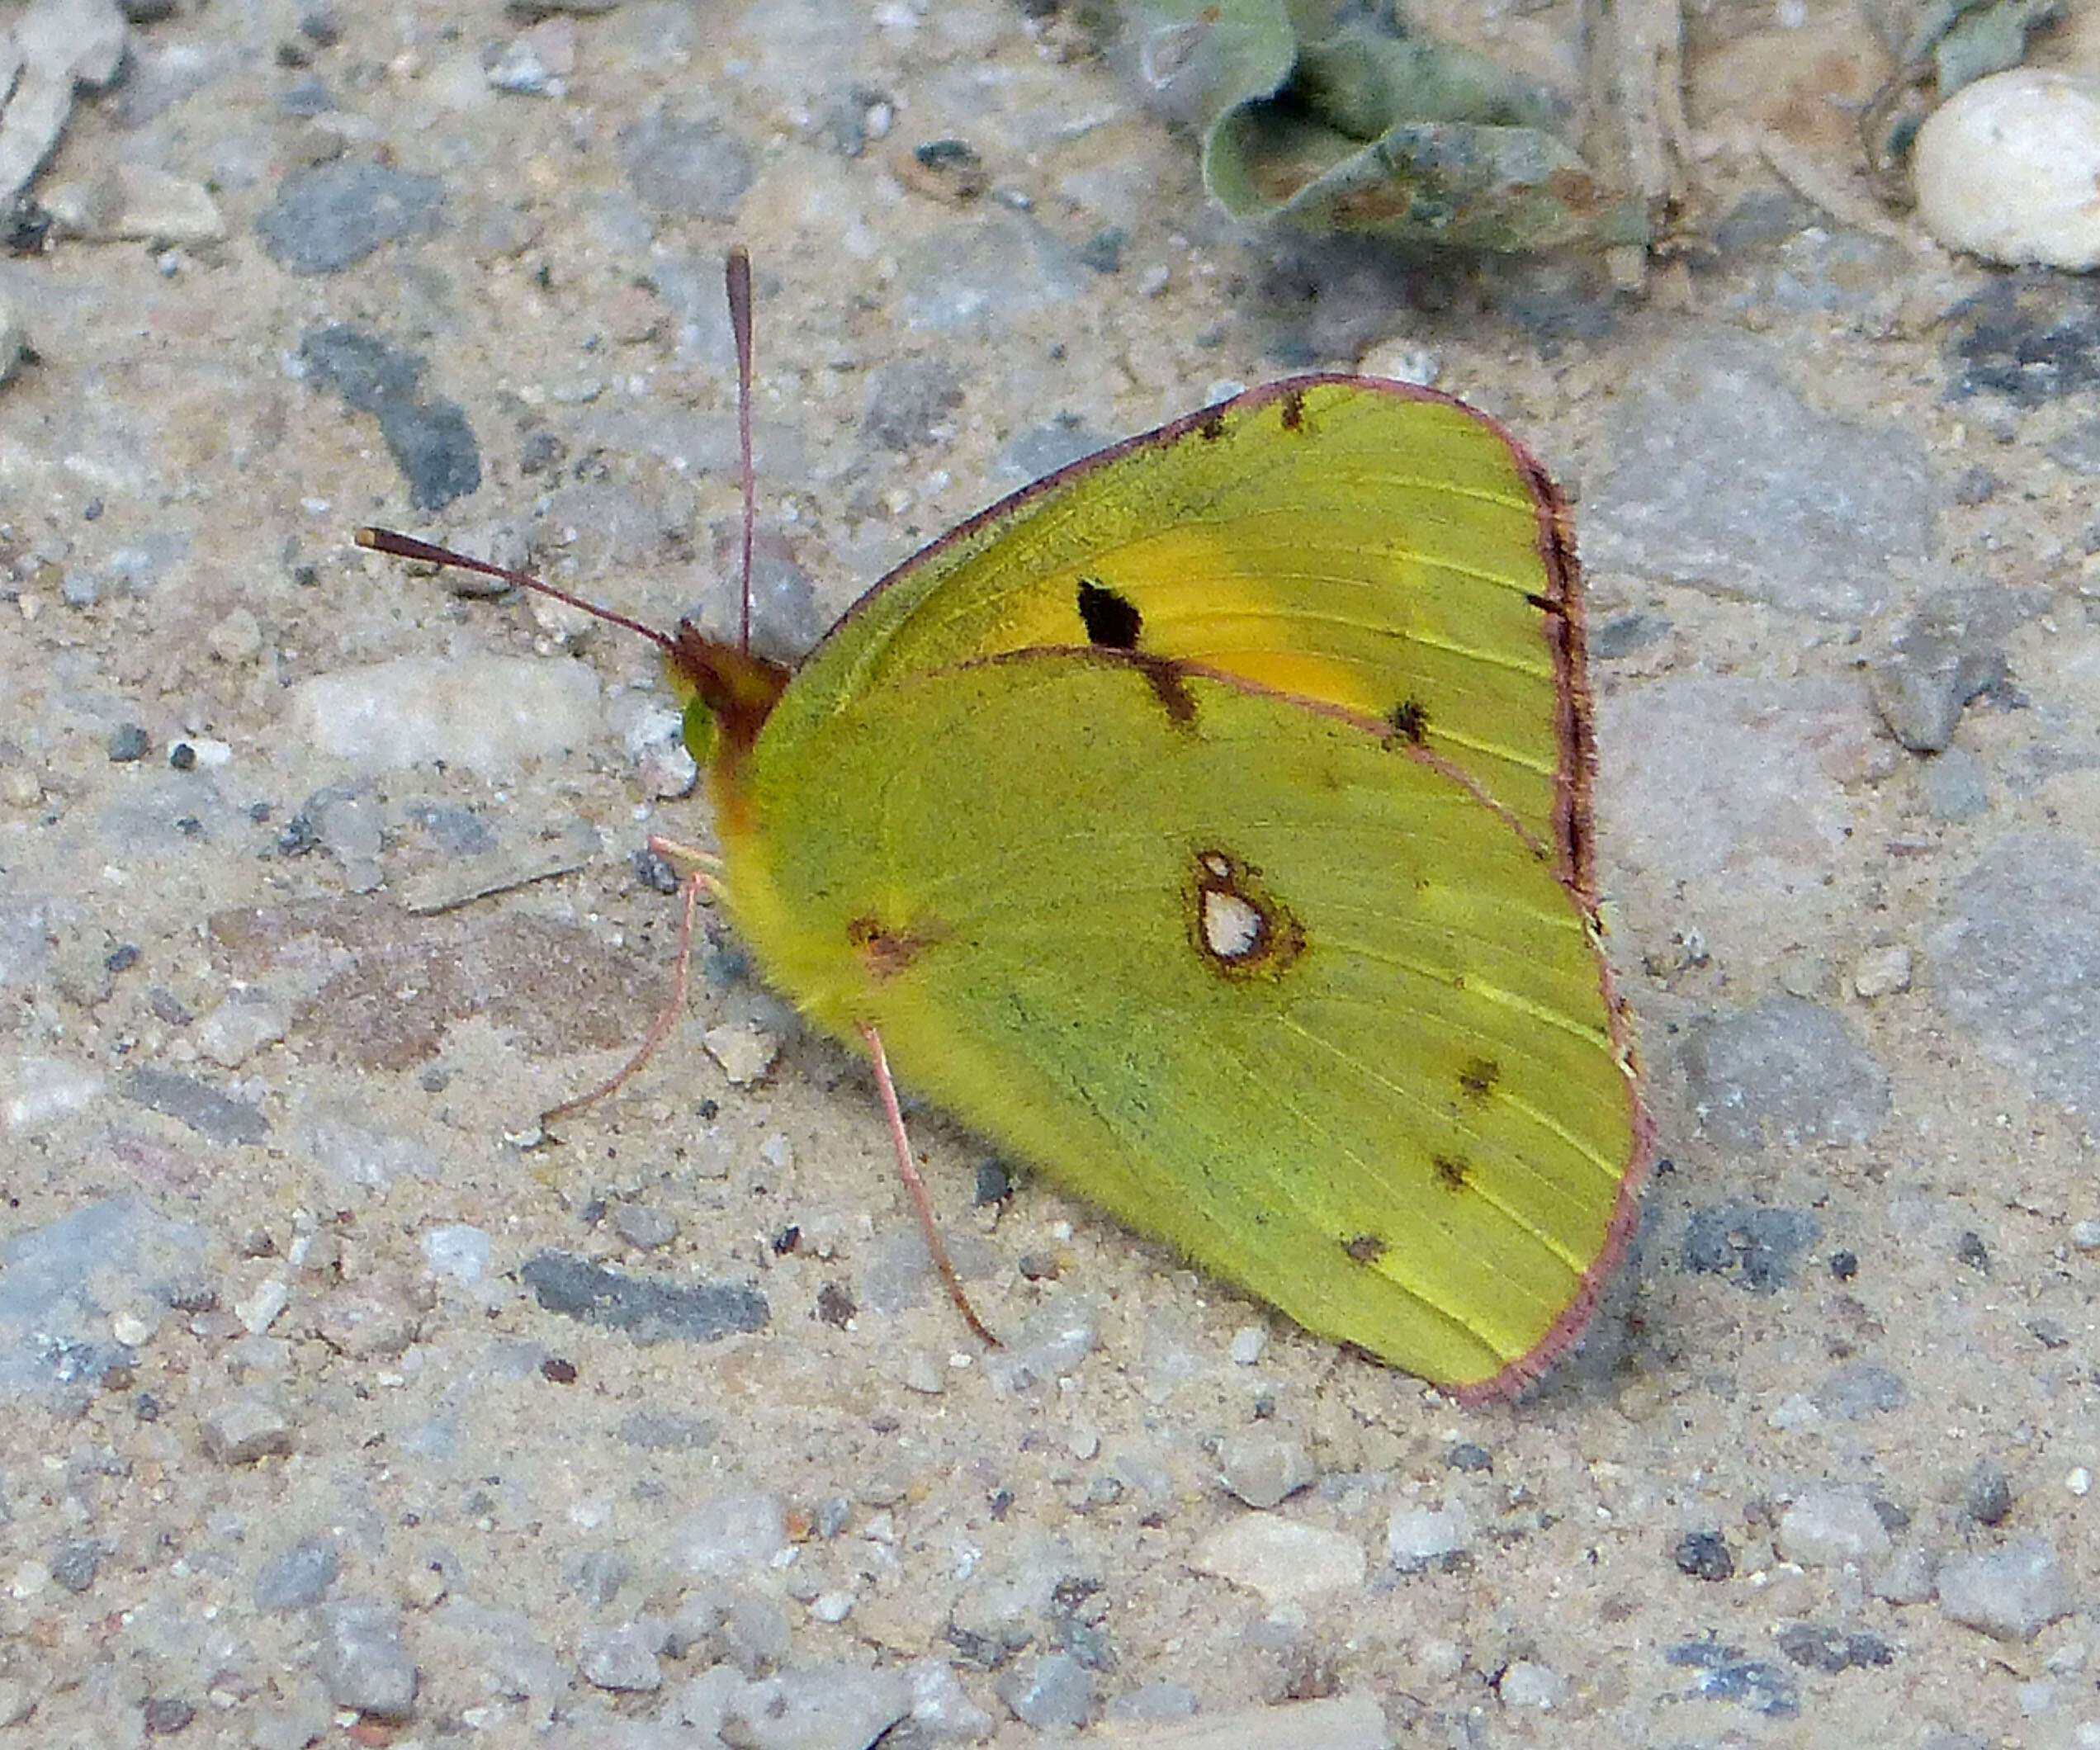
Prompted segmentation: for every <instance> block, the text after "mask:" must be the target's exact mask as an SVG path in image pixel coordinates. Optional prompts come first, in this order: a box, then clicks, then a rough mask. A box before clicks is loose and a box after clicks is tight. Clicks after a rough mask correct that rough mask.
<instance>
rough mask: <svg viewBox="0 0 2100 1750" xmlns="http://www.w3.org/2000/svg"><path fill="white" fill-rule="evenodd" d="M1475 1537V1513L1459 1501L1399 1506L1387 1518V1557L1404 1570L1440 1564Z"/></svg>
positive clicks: (1464, 1548)
mask: <svg viewBox="0 0 2100 1750" xmlns="http://www.w3.org/2000/svg"><path fill="white" fill-rule="evenodd" d="M1472 1540H1473V1516H1472V1515H1471V1514H1469V1513H1468V1512H1467V1511H1466V1510H1465V1508H1464V1506H1461V1505H1460V1504H1459V1503H1458V1502H1452V1503H1451V1504H1450V1505H1449V1506H1440V1507H1396V1508H1395V1509H1393V1516H1392V1517H1391V1518H1390V1519H1389V1520H1388V1521H1387V1522H1386V1528H1385V1549H1386V1557H1387V1559H1388V1560H1389V1561H1390V1562H1391V1563H1393V1566H1394V1567H1395V1568H1398V1569H1399V1570H1400V1571H1401V1572H1402V1573H1416V1572H1418V1571H1420V1570H1421V1569H1422V1568H1429V1567H1431V1566H1435V1565H1440V1564H1442V1563H1446V1562H1449V1561H1450V1559H1451V1558H1453V1557H1454V1556H1458V1555H1460V1554H1464V1551H1465V1550H1466V1549H1467V1547H1468V1546H1469V1544H1471V1542H1472Z"/></svg>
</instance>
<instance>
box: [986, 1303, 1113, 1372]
mask: <svg viewBox="0 0 2100 1750" xmlns="http://www.w3.org/2000/svg"><path fill="white" fill-rule="evenodd" d="M1100 1319H1101V1311H1100V1308H1099V1307H1097V1306H1095V1304H1094V1303H1092V1302H1091V1301H1090V1300H1087V1299H1085V1298H1082V1297H1081V1296H1079V1295H1076V1294H1065V1295H1060V1296H1059V1297H1058V1298H1057V1299H1055V1300H1052V1301H1049V1302H1048V1303H1045V1304H1044V1305H1043V1306H1042V1307H1040V1308H1038V1309H1037V1310H1036V1311H1035V1312H1034V1313H1031V1314H1030V1315H1029V1317H1028V1319H1027V1320H1026V1321H1025V1322H1024V1323H1023V1325H1022V1327H1021V1329H1020V1330H1019V1332H1017V1333H1016V1334H1015V1336H1014V1338H1013V1340H1012V1341H1010V1343H1009V1344H1008V1346H1006V1347H1005V1348H1004V1349H998V1350H993V1351H992V1353H991V1355H989V1356H988V1357H986V1361H985V1372H986V1377H987V1378H988V1379H991V1383H992V1385H993V1387H994V1388H995V1389H996V1390H998V1391H1001V1392H1024V1391H1029V1390H1032V1389H1033V1388H1036V1387H1038V1386H1040V1385H1043V1384H1047V1383H1052V1382H1054V1381H1055V1380H1057V1379H1059V1378H1060V1377H1062V1375H1064V1374H1069V1373H1071V1371H1072V1370H1073V1369H1076V1367H1077V1366H1078V1365H1079V1364H1080V1363H1081V1361H1083V1360H1085V1359H1086V1358H1087V1356H1089V1355H1091V1354H1093V1352H1094V1346H1095V1342H1096V1341H1097V1340H1098V1339H1099V1337H1100Z"/></svg>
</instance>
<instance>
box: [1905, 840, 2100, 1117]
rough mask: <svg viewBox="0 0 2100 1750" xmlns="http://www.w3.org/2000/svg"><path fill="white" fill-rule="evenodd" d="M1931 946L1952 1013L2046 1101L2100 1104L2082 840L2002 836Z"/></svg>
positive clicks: (2099, 918)
mask: <svg viewBox="0 0 2100 1750" xmlns="http://www.w3.org/2000/svg"><path fill="white" fill-rule="evenodd" d="M1927 949H1928V954H1927V962H1926V966H1925V978H1924V980H1923V982H1924V984H1925V986H1926V988H1927V989H1928V990H1929V991H1931V993H1932V996H1933V997H1934V999H1935V1000H1937V1002H1938V1004H1939V1005H1940V1007H1941V1008H1942V1010H1944V1011H1945V1013H1946V1016H1947V1018H1948V1019H1949V1020H1951V1022H1953V1023H1954V1024H1955V1025H1956V1027H1957V1028H1959V1029H1961V1030H1962V1031H1963V1032H1965V1033H1967V1034H1968V1035H1969V1036H1970V1037H1971V1038H1974V1039H1975V1042H1976V1043H1978V1044H1979V1046H1980V1047H1981V1048H1983V1050H1984V1052H1987V1053H1988V1054H1989V1056H1991V1057H1994V1058H1996V1059H1997V1060H1998V1062H2002V1063H2003V1064H2006V1065H2007V1066H2008V1067H2011V1068H2012V1070H2014V1071H2016V1072H2017V1074H2019V1075H2021V1076H2023V1077H2024V1078H2025V1079H2026V1080H2027V1081H2028V1082H2029V1083H2030V1084H2031V1085H2032V1086H2033V1087H2034V1088H2035V1089H2036V1091H2037V1092H2039V1093H2041V1094H2042V1095H2045V1096H2046V1097H2047V1098H2049V1099H2050V1100H2061V1101H2063V1102H2064V1103H2065V1104H2067V1105H2071V1106H2075V1107H2078V1108H2079V1109H2081V1110H2083V1111H2088V1112H2089V1111H2092V1110H2093V1109H2096V1108H2100V1003H2096V1002H2095V1001H2094V1000H2093V992H2094V991H2096V990H2100V859H2096V858H2095V857H2094V855H2093V852H2092V851H2091V850H2090V849H2088V847H2087V846H2086V845H2085V844H2083V842H2082V841H2081V840H2079V838H2077V837H2075V836H2074V835H2072V834H2070V833H2067V832H2060V831H2057V830H2053V829H2049V828H2038V829H2035V830H2028V831H2022V832H2018V833H2012V834H2008V835H2007V836H2005V837H2004V838H2003V839H2000V840H1998V842H1997V843H1995V844H1993V845H1992V846H1991V847H1990V848H1989V849H1988V850H1986V851H1985V852H1984V854H1983V855H1982V856H1981V857H1980V858H1978V859H1977V862H1976V863H1975V867H1974V868H1971V869H1970V872H1969V873H1968V875H1967V877H1965V879H1964V880H1963V882H1961V885H1960V890H1959V892H1957V893H1956V896H1955V900H1954V903H1953V906H1952V907H1951V910H1950V912H1949V914H1948V916H1947V919H1946V922H1945V923H1944V924H1942V925H1941V926H1940V928H1939V929H1937V930H1936V931H1934V932H1933V934H1932V935H1931V937H1930V938H1929V939H1928V940H1927Z"/></svg>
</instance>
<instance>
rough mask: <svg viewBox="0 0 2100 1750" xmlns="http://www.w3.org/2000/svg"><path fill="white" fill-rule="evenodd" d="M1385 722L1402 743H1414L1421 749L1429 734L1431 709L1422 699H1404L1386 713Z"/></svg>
mask: <svg viewBox="0 0 2100 1750" xmlns="http://www.w3.org/2000/svg"><path fill="white" fill-rule="evenodd" d="M1385 721H1387V722H1388V723H1390V724H1391V725H1392V726H1393V733H1394V734H1396V735H1398V736H1399V737H1400V739H1401V740H1402V741H1412V742H1413V743H1414V744H1415V745H1417V747H1419V746H1420V745H1421V743H1422V740H1423V739H1424V738H1425V737H1426V735H1428V734H1429V707H1428V706H1426V705H1425V704H1423V703H1422V702H1421V700H1420V699H1417V698H1407V699H1402V700H1401V701H1400V702H1399V703H1398V704H1397V705H1395V706H1394V707H1393V709H1392V710H1390V711H1388V712H1386V714H1385Z"/></svg>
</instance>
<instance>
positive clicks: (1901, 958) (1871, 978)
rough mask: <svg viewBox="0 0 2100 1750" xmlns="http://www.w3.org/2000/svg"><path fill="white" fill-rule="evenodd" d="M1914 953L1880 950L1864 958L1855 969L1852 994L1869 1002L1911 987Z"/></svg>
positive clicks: (1867, 954)
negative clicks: (1911, 956) (1912, 954)
mask: <svg viewBox="0 0 2100 1750" xmlns="http://www.w3.org/2000/svg"><path fill="white" fill-rule="evenodd" d="M1910 968H1911V961H1910V950H1909V949H1908V948H1901V947H1897V948H1875V949H1872V950H1871V951H1870V952H1869V953H1864V954H1862V955H1861V956H1860V958H1859V960H1858V962H1857V963H1856V965H1854V967H1852V991H1853V993H1854V994H1855V995H1856V996H1860V997H1862V998H1864V999H1865V1000H1866V1001H1868V1002H1872V1001H1874V1000H1875V999H1876V998H1877V997H1883V996H1894V995H1895V994H1896V993H1897V992H1898V991H1908V989H1909V988H1910Z"/></svg>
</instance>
